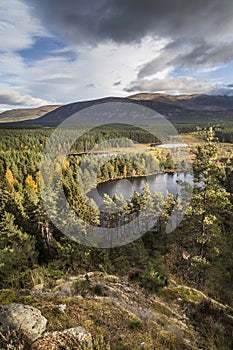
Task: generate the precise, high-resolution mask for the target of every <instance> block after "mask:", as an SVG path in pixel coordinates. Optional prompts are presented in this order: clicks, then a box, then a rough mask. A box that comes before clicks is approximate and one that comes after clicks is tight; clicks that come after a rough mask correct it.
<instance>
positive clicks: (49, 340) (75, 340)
mask: <svg viewBox="0 0 233 350" xmlns="http://www.w3.org/2000/svg"><path fill="white" fill-rule="evenodd" d="M84 346H85V349H87V350H88V349H90V350H91V349H92V348H93V347H92V337H91V334H90V333H89V332H87V331H86V329H85V328H84V327H74V328H70V329H66V330H64V331H60V332H58V331H55V332H48V333H45V335H44V336H43V338H41V339H39V340H37V341H36V342H35V343H34V344H33V346H32V349H34V350H47V349H48V350H49V349H53V350H59V349H72V350H73V349H75V350H79V349H80V350H81V349H83V347H84Z"/></svg>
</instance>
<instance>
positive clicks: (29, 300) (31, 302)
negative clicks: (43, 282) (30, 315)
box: [17, 295, 40, 307]
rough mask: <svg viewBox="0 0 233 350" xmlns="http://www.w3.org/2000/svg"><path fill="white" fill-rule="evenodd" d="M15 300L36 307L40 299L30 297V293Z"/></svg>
mask: <svg viewBox="0 0 233 350" xmlns="http://www.w3.org/2000/svg"><path fill="white" fill-rule="evenodd" d="M17 301H18V302H19V303H22V304H25V305H31V306H34V307H38V306H39V305H40V299H38V298H35V297H32V296H31V295H24V296H22V297H19V299H18V300H17Z"/></svg>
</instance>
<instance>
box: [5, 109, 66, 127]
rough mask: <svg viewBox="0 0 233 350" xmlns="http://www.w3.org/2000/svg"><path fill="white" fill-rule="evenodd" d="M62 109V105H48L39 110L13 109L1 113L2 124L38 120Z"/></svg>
mask: <svg viewBox="0 0 233 350" xmlns="http://www.w3.org/2000/svg"><path fill="white" fill-rule="evenodd" d="M58 107H60V105H48V106H42V107H38V108H22V109H11V110H9V111H5V112H3V113H0V123H7V122H17V121H23V120H29V119H36V118H39V117H41V116H42V115H44V114H47V113H49V112H51V111H53V110H55V109H57V108H58Z"/></svg>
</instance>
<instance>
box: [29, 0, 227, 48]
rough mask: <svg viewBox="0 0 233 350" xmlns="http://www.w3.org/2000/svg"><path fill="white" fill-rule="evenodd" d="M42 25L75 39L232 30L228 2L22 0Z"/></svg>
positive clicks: (87, 40)
mask: <svg viewBox="0 0 233 350" xmlns="http://www.w3.org/2000/svg"><path fill="white" fill-rule="evenodd" d="M24 2H26V3H27V4H28V5H29V6H30V8H31V9H32V11H33V12H34V15H36V16H37V17H39V18H40V19H41V20H42V22H44V23H45V24H46V26H50V27H51V28H53V29H54V30H55V31H58V32H60V33H61V34H62V35H63V36H64V37H66V38H67V39H68V40H71V41H73V42H76V43H80V42H84V43H98V42H100V41H102V40H106V39H110V40H113V41H115V42H132V41H138V40H140V39H141V38H143V37H144V36H145V35H147V34H150V35H156V36H162V37H170V38H178V37H181V36H182V37H190V38H191V37H194V38H195V37H196V38H198V37H211V38H213V37H214V36H216V35H218V36H219V35H220V36H221V35H222V34H224V33H226V31H229V30H230V29H232V27H231V26H230V27H229V22H230V23H231V24H232V23H233V6H232V1H231V0H222V1H219V0H205V1H202V0H196V1H193V0H191V1H187V0H157V1H156V0H144V1H142V0H86V1H83V0H66V1H64V0H24ZM230 34H231V33H230Z"/></svg>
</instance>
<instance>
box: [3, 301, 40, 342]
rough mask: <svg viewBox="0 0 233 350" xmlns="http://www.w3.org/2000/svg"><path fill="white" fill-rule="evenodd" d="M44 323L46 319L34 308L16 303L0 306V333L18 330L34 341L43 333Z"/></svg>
mask: <svg viewBox="0 0 233 350" xmlns="http://www.w3.org/2000/svg"><path fill="white" fill-rule="evenodd" d="M46 323H47V319H46V318H45V317H44V316H42V315H41V312H40V310H38V309H36V308H35V307H32V306H29V305H22V304H16V303H12V304H9V305H4V306H0V331H7V330H9V329H10V330H20V331H21V332H22V333H24V334H25V335H26V336H27V338H28V339H29V340H30V341H34V340H36V339H37V338H39V337H40V336H41V334H42V333H43V332H44V331H45V329H46Z"/></svg>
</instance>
